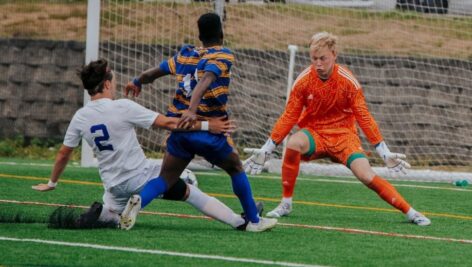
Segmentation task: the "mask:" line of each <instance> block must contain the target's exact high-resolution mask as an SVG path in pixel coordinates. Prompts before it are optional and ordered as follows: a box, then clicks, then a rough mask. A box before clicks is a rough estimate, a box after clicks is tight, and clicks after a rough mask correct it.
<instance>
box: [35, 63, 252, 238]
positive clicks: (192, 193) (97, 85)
mask: <svg viewBox="0 0 472 267" xmlns="http://www.w3.org/2000/svg"><path fill="white" fill-rule="evenodd" d="M78 74H79V76H80V78H81V80H82V83H83V85H84V88H85V89H87V91H88V93H89V95H90V96H91V100H92V101H90V102H89V103H87V105H85V106H84V107H83V108H81V109H80V110H78V111H77V112H76V113H75V115H74V117H73V118H72V121H71V123H70V125H69V127H68V129H67V132H66V136H65V138H64V143H63V145H62V147H61V148H60V150H59V152H58V154H57V156H56V162H55V164H54V168H53V171H52V174H51V178H50V180H49V182H48V183H47V184H39V185H36V186H33V189H35V190H38V191H49V190H53V189H54V188H55V187H56V184H57V182H58V180H59V176H60V175H61V173H62V172H63V170H64V168H65V167H66V165H67V163H68V161H69V158H70V156H71V154H72V151H73V149H74V148H75V147H77V146H78V145H79V142H80V140H81V139H82V138H84V139H85V141H86V142H87V143H88V144H89V145H90V146H91V147H92V148H93V151H94V153H95V156H96V157H97V159H98V167H99V172H100V177H101V179H102V181H103V185H104V188H105V193H104V195H103V202H104V205H103V206H102V205H100V204H99V203H94V204H93V205H92V207H91V208H90V209H89V210H88V211H87V212H86V213H84V214H82V215H81V217H80V218H79V219H78V220H77V222H76V223H77V224H78V225H77V227H76V228H89V227H93V225H94V224H96V225H108V226H109V225H113V226H118V225H119V220H120V213H121V212H122V211H123V209H124V208H125V206H126V204H127V201H128V199H129V198H130V196H131V195H132V194H136V193H139V192H140V190H141V189H142V188H143V187H144V185H145V184H146V183H147V182H148V181H150V180H152V179H153V178H156V177H158V175H159V172H160V165H159V164H158V162H157V161H154V160H149V159H146V157H145V155H144V152H143V150H142V148H141V146H140V144H139V143H138V139H137V137H136V132H135V127H141V128H150V127H152V126H153V127H160V128H166V129H170V130H173V129H175V128H176V125H177V122H178V118H170V117H166V116H164V115H161V114H158V113H156V112H154V111H151V110H149V109H146V108H145V107H143V106H141V105H139V104H137V103H135V102H133V101H131V100H128V99H119V100H113V99H114V96H115V90H116V79H115V75H114V73H113V72H112V71H111V69H110V68H109V67H108V63H107V61H106V60H104V59H100V60H98V61H93V62H91V63H90V64H88V65H86V66H84V67H83V68H82V69H81V70H80V71H79V73H78ZM205 124H207V125H205ZM233 127H234V126H233V124H232V123H231V122H229V121H227V120H226V121H224V120H223V119H216V120H211V121H203V122H199V123H198V124H197V125H196V126H195V127H194V128H193V129H192V130H201V129H202V128H203V129H207V130H209V131H211V132H214V133H222V132H226V131H232V130H233ZM163 198H165V199H170V200H184V201H186V202H188V203H189V204H191V205H192V206H194V207H195V208H197V209H198V210H200V211H201V212H202V213H204V214H206V215H208V216H210V217H213V218H215V219H217V220H219V221H221V222H224V223H226V224H229V225H231V226H232V227H234V228H236V229H241V230H244V229H245V226H246V225H247V221H246V220H245V218H244V217H243V216H241V215H238V214H235V213H234V212H233V211H232V210H231V209H230V208H228V207H227V206H226V205H224V204H223V203H222V202H220V201H218V200H217V199H216V198H214V197H210V196H208V195H206V194H205V193H203V192H202V191H200V190H199V189H198V188H196V187H194V186H192V185H187V184H186V183H185V182H183V181H182V180H181V179H180V181H179V182H178V183H177V184H176V185H175V186H173V187H172V188H170V189H169V190H168V191H167V192H166V193H165V194H164V196H163Z"/></svg>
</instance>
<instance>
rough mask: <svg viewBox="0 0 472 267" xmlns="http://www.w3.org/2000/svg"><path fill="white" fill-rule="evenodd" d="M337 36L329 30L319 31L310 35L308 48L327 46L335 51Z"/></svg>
mask: <svg viewBox="0 0 472 267" xmlns="http://www.w3.org/2000/svg"><path fill="white" fill-rule="evenodd" d="M337 40H338V37H336V36H335V35H333V34H331V33H329V32H319V33H317V34H315V35H313V36H312V37H311V40H310V49H314V50H315V51H317V50H320V49H321V48H323V47H328V48H329V50H331V51H333V52H337V51H336V50H337V49H336V41H337Z"/></svg>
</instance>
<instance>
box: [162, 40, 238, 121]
mask: <svg viewBox="0 0 472 267" xmlns="http://www.w3.org/2000/svg"><path fill="white" fill-rule="evenodd" d="M233 62H234V55H233V53H232V52H231V50H229V49H227V48H224V47H222V46H214V47H206V48H196V47H194V46H190V45H186V46H184V47H182V49H181V50H180V51H179V53H177V54H176V55H175V56H173V57H171V58H169V59H167V60H164V61H162V62H161V63H160V64H159V68H160V69H161V70H163V71H164V72H166V73H168V74H172V75H175V76H176V79H177V82H178V83H179V88H178V89H177V91H176V93H175V96H174V99H173V100H172V103H171V104H170V105H169V108H168V110H167V116H171V117H180V115H181V114H182V112H183V111H184V110H186V109H188V106H189V104H190V98H191V97H192V91H193V89H194V88H195V86H196V85H197V82H198V79H199V77H202V76H203V74H204V73H205V72H207V71H209V72H213V73H214V74H215V75H216V77H217V79H216V80H215V81H214V82H213V83H212V84H211V85H210V87H209V88H208V89H207V91H206V92H205V94H204V95H203V97H202V99H201V101H200V104H199V105H198V110H197V115H199V116H203V117H217V116H225V115H228V114H227V107H226V103H227V102H228V93H229V88H228V87H229V83H230V79H231V66H232V65H233Z"/></svg>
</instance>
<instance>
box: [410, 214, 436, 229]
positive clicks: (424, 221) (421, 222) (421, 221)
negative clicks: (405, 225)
mask: <svg viewBox="0 0 472 267" xmlns="http://www.w3.org/2000/svg"><path fill="white" fill-rule="evenodd" d="M410 222H412V223H414V224H416V225H418V226H428V225H430V224H431V220H430V219H428V218H426V216H424V215H423V214H421V213H419V212H417V213H416V214H415V215H413V217H412V218H411V219H410Z"/></svg>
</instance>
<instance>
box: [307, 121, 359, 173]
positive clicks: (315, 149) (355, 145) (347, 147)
mask: <svg viewBox="0 0 472 267" xmlns="http://www.w3.org/2000/svg"><path fill="white" fill-rule="evenodd" d="M301 131H302V132H303V133H304V134H306V136H307V137H308V140H309V142H310V148H309V150H308V152H307V153H305V154H304V155H302V160H303V161H311V160H315V159H321V158H330V159H331V160H332V161H334V162H337V163H342V164H344V165H346V166H347V167H348V168H350V165H351V162H352V161H354V160H355V159H357V158H366V156H365V154H364V150H363V149H362V146H361V141H360V139H359V136H358V135H357V134H355V133H346V132H345V133H329V134H319V133H317V132H315V131H314V130H313V129H310V128H304V129H302V130H301Z"/></svg>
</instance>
